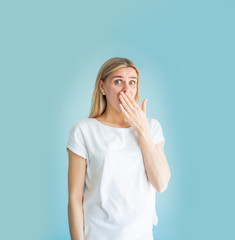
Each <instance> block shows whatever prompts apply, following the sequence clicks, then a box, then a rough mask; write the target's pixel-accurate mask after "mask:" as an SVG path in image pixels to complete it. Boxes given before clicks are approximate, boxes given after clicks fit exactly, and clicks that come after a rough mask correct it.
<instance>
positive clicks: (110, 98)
mask: <svg viewBox="0 0 235 240" xmlns="http://www.w3.org/2000/svg"><path fill="white" fill-rule="evenodd" d="M137 81H138V80H137V73H136V70H135V69H134V68H132V67H123V68H119V69H117V70H116V71H114V72H112V73H111V74H109V76H108V77H107V78H106V80H105V82H103V81H100V87H101V89H103V91H104V92H105V95H106V100H107V102H108V104H109V105H111V107H113V108H114V109H115V110H117V111H118V112H121V109H120V106H119V103H120V98H119V95H120V94H121V92H122V91H123V92H127V93H129V95H130V96H131V97H132V98H133V99H134V97H135V95H136V93H137Z"/></svg>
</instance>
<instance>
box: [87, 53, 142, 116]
mask: <svg viewBox="0 0 235 240" xmlns="http://www.w3.org/2000/svg"><path fill="white" fill-rule="evenodd" d="M123 67H132V68H134V69H135V70H136V73H137V92H136V95H135V101H136V102H137V103H138V104H139V101H140V92H139V70H138V68H137V67H136V66H135V64H134V63H133V62H132V61H131V60H129V59H127V58H120V57H113V58H110V59H108V60H107V61H106V62H105V63H104V64H103V65H102V66H101V68H100V70H99V72H98V75H97V77H96V82H95V88H94V91H93V96H92V102H91V110H90V115H89V118H96V117H99V116H101V115H102V114H103V113H104V111H105V109H106V105H107V102H106V96H105V95H103V94H102V93H101V91H100V89H99V82H100V80H103V81H105V79H106V78H107V77H108V75H109V74H110V73H112V72H114V71H116V70H117V69H119V68H123Z"/></svg>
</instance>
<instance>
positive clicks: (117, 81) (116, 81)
mask: <svg viewBox="0 0 235 240" xmlns="http://www.w3.org/2000/svg"><path fill="white" fill-rule="evenodd" d="M121 81H122V80H120V79H118V80H115V81H114V83H115V84H117V85H118V84H119V82H121ZM130 83H132V84H131V85H134V84H136V82H135V81H130Z"/></svg>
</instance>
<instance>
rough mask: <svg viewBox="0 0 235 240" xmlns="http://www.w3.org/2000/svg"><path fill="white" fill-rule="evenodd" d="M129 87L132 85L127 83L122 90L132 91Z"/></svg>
mask: <svg viewBox="0 0 235 240" xmlns="http://www.w3.org/2000/svg"><path fill="white" fill-rule="evenodd" d="M129 88H130V86H129V84H128V83H125V86H124V88H123V89H122V92H124V93H126V92H127V93H130V90H129Z"/></svg>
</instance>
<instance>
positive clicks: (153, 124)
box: [147, 117, 161, 129]
mask: <svg viewBox="0 0 235 240" xmlns="http://www.w3.org/2000/svg"><path fill="white" fill-rule="evenodd" d="M147 124H148V126H149V128H150V129H152V128H155V127H159V126H161V124H160V122H159V121H158V120H157V119H155V118H150V117H147Z"/></svg>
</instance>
